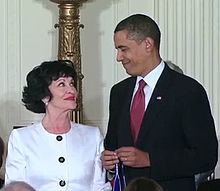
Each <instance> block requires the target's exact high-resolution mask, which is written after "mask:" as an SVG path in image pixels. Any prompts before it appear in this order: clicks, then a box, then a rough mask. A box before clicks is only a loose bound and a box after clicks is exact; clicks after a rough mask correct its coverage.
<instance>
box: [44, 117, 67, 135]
mask: <svg viewBox="0 0 220 191" xmlns="http://www.w3.org/2000/svg"><path fill="white" fill-rule="evenodd" d="M42 124H43V127H44V128H45V129H46V131H48V132H49V133H54V134H63V133H67V132H68V131H69V130H70V127H71V123H70V119H69V116H68V114H60V115H54V114H53V115H52V114H49V113H46V114H45V116H44V117H43V120H42Z"/></svg>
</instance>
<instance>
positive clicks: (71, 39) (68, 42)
mask: <svg viewBox="0 0 220 191" xmlns="http://www.w3.org/2000/svg"><path fill="white" fill-rule="evenodd" d="M50 1H52V2H54V3H57V4H58V7H59V23H58V24H55V27H56V28H59V41H58V59H60V60H71V61H72V62H73V64H74V66H75V69H76V71H77V74H78V79H77V90H78V92H79V96H78V100H77V102H78V103H77V108H76V109H75V111H73V112H71V114H70V118H71V120H73V121H75V122H82V121H83V115H82V114H83V102H82V79H83V75H82V73H81V51H80V28H81V27H83V25H82V24H80V21H79V19H80V14H79V7H80V6H81V5H82V3H83V2H85V1H87V0H50Z"/></svg>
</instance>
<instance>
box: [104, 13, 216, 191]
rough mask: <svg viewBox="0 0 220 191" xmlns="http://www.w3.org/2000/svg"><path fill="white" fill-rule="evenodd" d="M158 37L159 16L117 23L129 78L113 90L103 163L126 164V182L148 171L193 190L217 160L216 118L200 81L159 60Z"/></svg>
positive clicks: (173, 187) (172, 187)
mask: <svg viewBox="0 0 220 191" xmlns="http://www.w3.org/2000/svg"><path fill="white" fill-rule="evenodd" d="M160 36H161V34H160V30H159V28H158V26H157V24H156V23H155V21H153V20H152V19H151V18H150V17H148V16H146V15H141V14H136V15H132V16H129V17H128V18H126V19H124V20H122V21H121V22H120V23H119V24H118V25H117V26H116V28H115V31H114V43H115V48H116V50H117V61H118V62H121V63H122V65H123V67H124V68H125V70H126V72H127V73H128V74H130V75H131V77H129V78H127V79H125V80H123V81H121V82H119V83H118V84H116V85H114V86H113V87H112V89H111V94H110V114H109V123H108V130H107V134H106V138H105V149H106V150H105V151H104V152H103V154H102V161H103V166H104V167H105V168H106V169H107V170H109V171H111V170H114V167H115V164H116V163H119V164H123V167H124V168H123V169H124V170H123V171H122V172H124V174H125V179H126V181H127V183H129V182H130V181H131V180H132V179H134V178H137V177H142V176H144V177H148V178H152V179H154V180H156V181H157V182H158V183H159V184H160V185H161V186H162V187H163V189H164V190H165V191H177V190H178V191H195V179H194V175H195V174H197V173H200V172H204V171H208V170H210V169H213V168H214V167H215V165H216V163H217V149H218V142H217V137H216V132H215V126H214V121H213V117H212V114H211V110H210V106H209V102H208V98H207V94H206V92H205V90H204V88H203V87H202V85H200V84H199V83H198V82H197V81H196V80H194V79H192V78H190V77H187V76H185V75H183V74H180V73H178V72H176V71H173V70H172V69H170V68H169V67H168V66H167V64H166V63H165V62H163V60H162V59H161V57H160V53H159V48H160ZM139 81H142V82H143V81H144V83H145V85H144V86H143V87H142V88H139ZM139 89H142V90H139ZM136 92H144V95H143V93H140V95H141V96H139V100H141V102H143V101H142V100H143V99H144V109H145V113H144V114H143V117H142V116H141V115H142V114H141V113H142V112H141V110H140V112H139V111H138V110H136V111H135V112H134V110H133V108H134V107H135V106H133V105H135V104H136V105H138V104H137V101H136V100H138V99H136ZM133 102H135V103H133ZM142 107H143V106H142ZM137 108H141V107H139V106H138V107H137ZM135 114H140V115H136V117H134V116H135ZM137 117H139V119H140V120H141V123H140V125H139V127H138V123H139V122H138V121H137V120H136V119H137ZM135 120H136V121H135ZM134 121H135V122H134ZM135 126H137V127H135Z"/></svg>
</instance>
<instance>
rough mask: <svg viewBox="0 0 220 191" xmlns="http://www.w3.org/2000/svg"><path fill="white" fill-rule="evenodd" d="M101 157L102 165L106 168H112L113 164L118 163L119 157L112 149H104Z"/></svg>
mask: <svg viewBox="0 0 220 191" xmlns="http://www.w3.org/2000/svg"><path fill="white" fill-rule="evenodd" d="M101 159H102V165H103V167H104V168H105V169H106V170H114V168H115V164H116V163H119V159H118V157H117V155H116V152H114V151H109V150H104V151H103V152H102V157H101Z"/></svg>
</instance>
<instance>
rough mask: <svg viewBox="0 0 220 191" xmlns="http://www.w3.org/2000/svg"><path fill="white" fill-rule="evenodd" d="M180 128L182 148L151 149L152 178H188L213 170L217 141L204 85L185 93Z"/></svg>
mask: <svg viewBox="0 0 220 191" xmlns="http://www.w3.org/2000/svg"><path fill="white" fill-rule="evenodd" d="M181 128H182V138H183V139H184V140H185V141H184V146H183V147H182V148H176V147H170V148H166V149H164V148H163V149H160V148H158V149H154V150H152V151H151V152H150V160H151V175H152V177H154V178H156V179H169V178H174V177H184V176H185V177H187V176H193V175H194V174H197V173H200V172H205V171H208V170H211V169H214V167H215V165H216V163H217V157H218V154H217V153H218V142H217V137H216V132H215V126H214V120H213V117H212V114H211V110H210V106H209V101H208V98H207V95H206V92H205V90H204V88H203V87H202V86H201V85H197V86H196V87H195V88H193V91H191V92H190V94H189V93H186V94H185V95H184V101H183V104H182V111H181Z"/></svg>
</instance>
